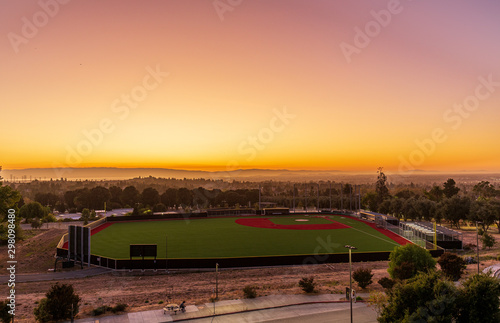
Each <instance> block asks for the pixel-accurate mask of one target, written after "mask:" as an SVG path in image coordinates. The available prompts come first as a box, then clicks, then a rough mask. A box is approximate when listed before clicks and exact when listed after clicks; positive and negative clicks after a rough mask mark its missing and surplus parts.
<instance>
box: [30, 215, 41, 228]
mask: <svg viewBox="0 0 500 323" xmlns="http://www.w3.org/2000/svg"><path fill="white" fill-rule="evenodd" d="M41 227H42V222H41V221H40V218H34V219H33V220H31V228H33V229H40V228H41Z"/></svg>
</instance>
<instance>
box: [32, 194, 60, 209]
mask: <svg viewBox="0 0 500 323" xmlns="http://www.w3.org/2000/svg"><path fill="white" fill-rule="evenodd" d="M35 201H36V202H39V203H40V204H42V205H43V206H49V207H51V208H53V207H55V205H56V203H57V202H58V201H59V197H58V196H57V195H55V194H53V193H36V194H35Z"/></svg>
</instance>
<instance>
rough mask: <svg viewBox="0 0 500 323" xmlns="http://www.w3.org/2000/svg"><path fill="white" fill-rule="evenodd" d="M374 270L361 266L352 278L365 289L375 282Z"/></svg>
mask: <svg viewBox="0 0 500 323" xmlns="http://www.w3.org/2000/svg"><path fill="white" fill-rule="evenodd" d="M372 277H373V274H372V270H371V269H369V268H359V269H356V270H355V271H354V273H353V274H352V278H353V279H354V281H356V282H357V283H358V286H359V287H361V288H363V289H365V288H366V286H368V285H370V284H371V283H373V281H372Z"/></svg>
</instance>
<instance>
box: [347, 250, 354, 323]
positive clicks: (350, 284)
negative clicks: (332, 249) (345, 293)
mask: <svg viewBox="0 0 500 323" xmlns="http://www.w3.org/2000/svg"><path fill="white" fill-rule="evenodd" d="M344 248H347V249H349V303H350V308H351V323H353V322H352V296H353V292H352V260H351V250H352V249H356V247H353V246H350V245H345V246H344Z"/></svg>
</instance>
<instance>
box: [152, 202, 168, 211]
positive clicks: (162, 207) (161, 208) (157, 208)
mask: <svg viewBox="0 0 500 323" xmlns="http://www.w3.org/2000/svg"><path fill="white" fill-rule="evenodd" d="M166 211H167V207H166V206H165V204H163V203H157V204H156V205H155V206H154V207H153V212H166Z"/></svg>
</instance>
